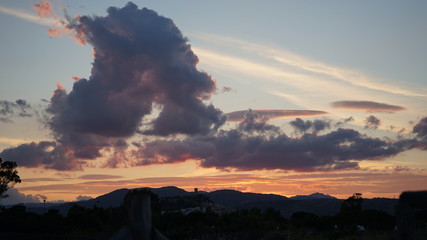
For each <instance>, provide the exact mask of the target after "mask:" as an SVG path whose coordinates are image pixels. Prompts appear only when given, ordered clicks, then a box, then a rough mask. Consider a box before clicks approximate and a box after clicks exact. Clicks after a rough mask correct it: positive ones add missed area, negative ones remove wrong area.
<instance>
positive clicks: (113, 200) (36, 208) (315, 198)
mask: <svg viewBox="0 0 427 240" xmlns="http://www.w3.org/2000/svg"><path fill="white" fill-rule="evenodd" d="M148 189H150V190H151V191H152V192H153V193H154V194H156V195H158V196H159V197H160V198H161V199H162V198H167V197H184V196H191V195H195V194H196V193H194V192H187V191H185V190H183V189H180V188H177V187H162V188H148ZM129 190H130V189H118V190H115V191H112V192H110V193H107V194H104V195H101V196H99V197H96V198H94V199H90V200H85V201H79V202H71V203H64V204H59V205H54V206H49V207H47V208H46V211H48V210H49V209H58V210H60V212H61V213H62V214H66V213H67V211H68V209H69V208H70V207H71V206H72V205H73V204H77V205H80V206H83V207H86V208H92V207H93V206H97V207H101V208H111V207H119V206H120V205H121V204H122V202H123V199H124V196H125V195H126V193H127V192H128V191H129ZM198 194H202V195H205V196H206V197H208V198H209V199H210V200H211V201H212V202H213V203H214V204H216V205H220V206H224V207H226V208H229V209H236V210H239V209H250V208H259V209H261V210H265V209H267V208H270V207H271V208H274V209H276V210H279V211H280V213H281V215H282V216H284V217H287V218H289V217H290V216H291V215H292V214H293V213H294V212H298V211H304V212H310V213H314V214H316V215H319V216H327V215H334V214H336V213H338V212H339V210H340V207H341V204H342V201H343V200H341V199H336V198H334V197H331V196H328V195H324V194H319V193H315V194H311V195H307V196H296V197H292V198H287V197H284V196H280V195H275V194H261V193H247V192H240V191H236V190H217V191H213V192H199V193H198ZM396 204H397V199H387V198H374V199H364V201H363V208H364V209H376V210H381V211H385V212H387V213H389V214H391V215H394V214H395V212H394V207H395V205H396ZM27 208H28V210H30V211H33V212H36V213H43V212H44V211H45V210H44V209H43V205H42V204H38V205H35V204H32V205H29V206H27Z"/></svg>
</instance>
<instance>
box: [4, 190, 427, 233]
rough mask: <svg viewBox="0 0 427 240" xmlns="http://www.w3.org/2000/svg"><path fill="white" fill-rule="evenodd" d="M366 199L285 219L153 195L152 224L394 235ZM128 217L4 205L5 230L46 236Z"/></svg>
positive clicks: (113, 228) (390, 220)
mask: <svg viewBox="0 0 427 240" xmlns="http://www.w3.org/2000/svg"><path fill="white" fill-rule="evenodd" d="M362 201H363V199H362V198H361V195H357V194H355V195H353V196H351V197H350V198H348V199H347V200H345V201H344V202H343V204H342V206H341V210H340V212H339V213H338V214H336V215H335V216H317V215H315V214H312V213H307V212H296V213H294V214H293V215H292V216H291V217H290V218H289V219H286V218H284V217H282V215H281V214H280V212H279V211H277V210H275V209H273V208H267V209H266V210H264V211H262V210H260V209H257V208H253V209H248V210H237V211H230V212H223V213H218V212H216V211H214V209H212V208H210V207H207V208H204V209H205V210H204V211H193V212H190V213H188V214H185V213H184V212H183V211H176V210H173V209H172V208H173V206H174V205H175V206H177V205H180V206H185V207H198V205H200V204H204V205H205V206H206V203H209V199H205V197H203V196H197V195H195V196H194V197H193V198H191V197H185V198H182V199H179V198H173V199H171V198H169V199H166V200H164V199H163V200H159V198H157V197H153V198H152V209H153V225H154V226H155V227H156V228H157V229H158V230H160V231H161V232H162V233H163V234H165V235H166V236H168V237H169V238H170V239H249V240H250V239H330V240H332V239H351V238H349V237H358V239H391V238H392V237H393V236H394V235H395V233H394V228H395V218H394V217H393V216H390V215H389V214H387V213H386V212H382V211H378V210H362ZM190 203H193V204H190ZM163 206H166V209H167V211H165V210H164V208H163ZM162 210H163V212H162ZM126 219H127V218H126V216H125V211H124V210H123V209H122V208H109V209H103V208H99V207H96V206H94V207H93V208H84V207H81V206H78V205H73V206H72V207H71V208H70V209H69V211H68V213H67V214H66V215H65V216H62V215H60V214H59V211H58V210H55V209H51V210H49V211H48V212H46V213H45V214H43V215H38V214H35V213H31V212H27V211H26V208H25V206H22V205H17V206H13V207H11V208H8V209H6V208H2V209H1V211H0V232H1V233H2V234H5V233H24V234H28V235H32V236H35V235H38V236H44V237H45V239H108V238H109V237H110V236H112V235H113V234H114V233H115V232H117V231H118V230H119V229H120V228H121V227H123V226H126V225H127V224H128V223H127V220H126ZM417 223H418V225H419V226H418V229H419V231H425V226H426V225H425V224H426V223H427V214H425V213H420V214H418V215H417ZM423 229H424V230H423ZM423 233H425V232H423ZM0 236H4V235H0ZM70 236H74V238H73V237H70ZM79 237H84V238H79ZM39 239H43V238H39ZM420 239H424V238H420Z"/></svg>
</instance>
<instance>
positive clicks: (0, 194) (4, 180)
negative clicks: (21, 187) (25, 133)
mask: <svg viewBox="0 0 427 240" xmlns="http://www.w3.org/2000/svg"><path fill="white" fill-rule="evenodd" d="M16 167H17V165H16V163H15V162H10V161H4V162H3V160H2V159H1V158H0V199H2V198H7V197H8V195H7V194H4V193H5V192H6V191H7V190H8V189H9V188H11V187H13V186H14V185H15V184H16V183H20V182H21V178H20V177H19V175H18V171H17V170H16Z"/></svg>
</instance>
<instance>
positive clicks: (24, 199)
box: [1, 188, 46, 205]
mask: <svg viewBox="0 0 427 240" xmlns="http://www.w3.org/2000/svg"><path fill="white" fill-rule="evenodd" d="M6 194H7V195H8V197H7V198H5V199H2V200H1V203H2V205H14V204H19V203H40V202H42V200H43V199H46V196H44V195H40V194H37V195H32V194H29V195H26V194H23V193H21V192H19V190H18V189H16V188H10V189H8V190H7V191H6Z"/></svg>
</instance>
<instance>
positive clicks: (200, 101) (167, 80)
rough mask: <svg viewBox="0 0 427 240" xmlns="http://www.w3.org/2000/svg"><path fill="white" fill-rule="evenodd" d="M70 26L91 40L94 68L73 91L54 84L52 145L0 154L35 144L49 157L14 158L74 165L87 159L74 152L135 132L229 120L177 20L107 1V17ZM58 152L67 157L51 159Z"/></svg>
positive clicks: (95, 152)
mask: <svg viewBox="0 0 427 240" xmlns="http://www.w3.org/2000/svg"><path fill="white" fill-rule="evenodd" d="M48 9H51V7H49V8H48ZM66 28H67V29H68V31H73V33H74V37H75V38H78V39H79V40H80V42H81V43H89V44H91V45H92V46H93V48H94V62H93V67H92V73H91V76H90V77H89V78H88V79H84V78H82V79H80V80H78V81H76V82H75V83H74V85H73V89H72V91H71V92H69V93H67V92H66V91H65V89H64V88H63V87H62V86H61V85H60V84H59V85H58V88H57V89H56V90H55V92H54V95H53V97H52V98H51V101H50V105H49V107H48V108H47V111H46V113H47V117H46V123H47V126H48V127H49V128H50V129H51V131H52V135H53V136H54V138H55V143H54V144H52V145H54V146H52V147H53V150H52V149H51V148H49V149H46V148H45V147H44V144H41V143H40V144H39V145H40V146H39V145H37V144H25V145H23V146H20V147H18V148H16V149H7V150H5V151H4V152H3V153H2V154H1V155H5V154H6V155H8V156H9V157H10V156H18V154H13V155H11V153H12V152H15V151H17V150H18V149H19V150H21V152H22V150H31V151H34V150H35V149H37V151H38V152H37V153H38V155H41V154H44V156H43V158H44V160H40V158H37V159H33V162H32V163H30V162H31V160H28V161H27V160H23V159H22V158H20V157H19V158H18V157H12V158H8V160H11V161H16V162H18V164H20V165H23V166H32V165H33V164H44V165H45V167H50V168H56V169H67V168H68V169H74V168H79V167H81V163H84V161H83V162H82V161H77V160H75V159H95V158H98V157H101V156H102V153H101V150H103V149H107V148H115V147H116V146H117V145H118V144H117V142H121V143H123V139H126V138H128V137H130V136H132V135H134V134H135V133H137V132H138V133H143V134H150V135H161V136H168V135H174V134H207V133H208V132H209V131H212V130H215V129H217V128H219V127H220V126H221V125H222V124H223V123H224V122H225V116H223V114H222V112H221V111H220V110H219V109H217V108H215V107H214V106H213V105H207V104H205V103H204V101H205V100H208V99H209V98H210V96H211V94H212V93H213V92H214V91H215V90H216V85H215V81H214V80H213V79H212V78H211V76H210V75H208V74H207V73H205V72H202V71H200V70H198V69H197V67H196V65H197V63H198V58H197V56H196V55H195V54H194V53H193V51H192V50H191V47H190V45H189V44H188V43H187V39H186V38H185V37H183V35H182V33H181V32H180V30H179V29H178V28H177V27H176V26H175V24H174V23H173V22H172V20H170V19H168V18H165V17H162V16H159V15H158V14H157V13H156V12H154V11H152V10H149V9H146V8H143V9H138V8H137V6H136V5H135V4H133V3H128V4H127V5H126V6H125V7H123V8H114V7H111V8H109V9H108V15H107V16H105V17H89V16H81V17H78V18H76V19H72V20H70V22H69V24H68V25H67V26H66ZM153 110H156V111H158V112H159V114H158V116H157V117H155V118H154V119H152V120H150V121H148V119H146V118H144V117H146V116H148V115H150V114H151V113H152V112H153ZM142 121H145V122H146V124H144V127H142V125H141V122H142ZM35 145H37V146H35ZM119 149H122V150H123V149H124V148H123V144H121V147H120V148H119ZM22 155H23V156H28V154H27V153H22ZM57 158H58V159H62V161H64V162H65V163H66V164H62V165H61V167H58V165H56V164H53V162H56V160H55V159H57ZM67 162H68V163H67ZM70 162H72V163H71V164H70ZM79 165H80V166H79Z"/></svg>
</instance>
